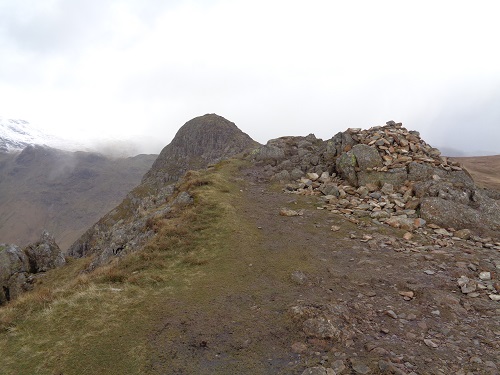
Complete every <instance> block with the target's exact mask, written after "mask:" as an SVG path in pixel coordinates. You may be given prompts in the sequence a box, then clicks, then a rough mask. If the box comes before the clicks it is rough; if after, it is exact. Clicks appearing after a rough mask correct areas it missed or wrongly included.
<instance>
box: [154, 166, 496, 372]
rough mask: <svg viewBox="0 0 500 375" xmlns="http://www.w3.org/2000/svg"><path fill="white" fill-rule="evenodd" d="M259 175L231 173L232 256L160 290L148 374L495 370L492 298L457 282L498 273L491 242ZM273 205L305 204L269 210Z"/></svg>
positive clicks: (252, 172)
mask: <svg viewBox="0 0 500 375" xmlns="http://www.w3.org/2000/svg"><path fill="white" fill-rule="evenodd" d="M496 158H500V157H496ZM492 160H497V161H498V160H499V159H492ZM464 164H465V165H467V163H464ZM490 166H491V164H490ZM477 170H478V171H479V168H477ZM471 173H472V170H471ZM473 174H474V173H473ZM259 175H260V171H259V170H258V169H256V168H254V169H249V170H246V171H244V172H243V177H242V178H241V179H240V181H239V184H240V186H241V191H242V192H241V194H242V195H241V200H240V201H239V202H238V203H237V204H236V209H237V210H239V212H240V217H241V231H239V232H238V233H234V236H233V239H232V243H231V246H233V247H234V259H231V260H230V262H227V263H223V264H217V265H214V266H213V270H212V271H213V272H210V267H211V266H210V265H209V266H208V269H206V271H205V275H204V276H203V277H201V278H200V279H199V280H197V281H193V282H194V284H193V285H191V286H192V289H193V290H195V292H194V294H192V295H190V296H188V295H186V296H185V297H184V298H183V299H175V300H174V299H172V300H168V301H165V304H164V306H163V308H164V311H165V313H164V318H163V319H162V320H161V321H159V322H158V323H157V328H156V330H155V331H154V332H152V333H151V335H150V343H149V346H150V347H149V350H148V352H149V358H150V360H149V368H148V369H147V371H148V372H149V373H152V374H302V373H303V372H304V371H305V370H306V369H310V368H312V367H317V369H313V370H309V372H306V373H309V374H326V369H333V370H334V371H335V372H333V374H334V373H337V374H382V373H384V374H443V375H444V374H451V373H456V374H458V375H460V374H463V375H465V374H499V367H498V366H500V302H497V301H493V300H491V299H490V298H489V296H488V294H489V293H488V290H487V289H486V290H483V289H481V288H483V286H477V291H476V292H474V293H469V294H464V293H462V291H461V289H460V287H459V286H458V284H457V279H458V278H459V277H461V276H466V277H468V278H469V279H470V280H472V281H473V282H474V285H476V284H477V283H479V284H480V285H491V284H493V283H494V282H495V281H496V282H497V283H498V275H499V274H500V252H499V250H497V249H495V248H493V247H489V248H487V247H483V244H481V243H479V242H475V241H464V240H458V239H452V238H450V237H447V236H443V235H440V234H436V233H434V231H433V230H432V229H430V228H429V229H428V230H427V234H425V233H422V234H418V235H416V236H415V237H414V238H413V239H411V240H410V241H406V240H404V239H403V238H402V236H403V234H404V232H403V231H401V230H398V229H393V228H390V227H388V226H381V225H374V224H372V223H371V222H369V221H368V222H366V223H365V224H363V223H362V224H354V223H351V222H349V221H347V220H345V219H344V218H343V217H342V216H340V215H336V214H333V213H331V212H329V211H328V210H323V209H318V206H321V204H320V203H319V200H318V198H317V197H314V196H299V195H293V194H285V193H283V192H282V191H280V190H279V189H277V188H272V187H271V186H270V185H269V184H268V183H266V182H263V181H259V178H258V176H259ZM497 176H498V175H497ZM485 182H486V180H485ZM490 182H493V183H498V182H499V180H498V179H497V178H496V177H495V178H494V179H493V181H490ZM490 182H488V183H490ZM283 207H284V208H289V209H293V210H301V209H303V215H302V216H295V217H285V216H280V215H279V212H280V209H281V208H283ZM332 226H338V227H339V230H336V231H333V230H331V228H332ZM496 241H498V239H497V240H496ZM224 267H226V269H225V268H224ZM482 271H487V272H490V276H491V277H492V278H493V281H491V282H489V284H488V281H481V280H480V279H479V275H480V272H482ZM221 272H225V274H226V275H229V280H230V281H229V282H227V281H225V282H222V283H221V282H220V280H221V276H220V273H221ZM484 275H485V274H483V276H484ZM490 289H491V287H490ZM208 291H209V292H208ZM206 296H210V297H206ZM314 371H317V372H314ZM329 373H330V374H332V372H331V371H330V372H329Z"/></svg>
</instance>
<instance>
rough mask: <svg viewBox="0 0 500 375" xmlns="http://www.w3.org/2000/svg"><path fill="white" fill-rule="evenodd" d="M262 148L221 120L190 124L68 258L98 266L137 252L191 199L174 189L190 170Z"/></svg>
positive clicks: (206, 118) (210, 117)
mask: <svg viewBox="0 0 500 375" xmlns="http://www.w3.org/2000/svg"><path fill="white" fill-rule="evenodd" d="M257 145H258V143H256V142H255V141H253V140H252V139H251V138H250V137H249V136H248V135H247V134H245V133H243V132H242V131H241V130H240V129H238V127H237V126H236V125H235V124H234V123H232V122H230V121H228V120H226V119H225V118H223V117H221V116H218V115H215V114H207V115H204V116H200V117H196V118H194V119H192V120H190V121H188V122H187V123H186V124H184V125H183V126H182V127H181V128H180V129H179V131H178V132H177V134H176V135H175V137H174V139H173V140H172V142H171V143H170V144H169V145H167V146H166V147H165V148H164V149H163V150H162V152H161V153H160V155H159V156H158V158H157V159H156V161H155V162H154V164H153V166H152V167H151V169H150V170H149V171H148V173H146V175H145V176H144V178H143V180H142V183H141V185H140V186H138V187H137V188H136V189H134V190H133V191H132V192H131V193H129V194H128V195H127V197H126V198H125V200H124V201H123V202H122V203H121V204H120V205H119V206H118V207H116V208H115V209H114V210H112V211H111V212H110V213H109V214H107V215H106V216H104V217H103V218H102V219H101V220H99V222H98V223H96V224H95V225H94V226H93V227H92V228H90V229H89V230H88V231H87V232H86V233H85V234H84V235H83V236H82V237H81V238H80V239H79V240H78V241H76V242H75V243H74V244H73V245H72V246H71V248H70V250H69V254H70V255H72V256H75V257H81V256H87V255H90V254H94V255H97V258H96V259H95V261H94V263H93V264H92V267H95V266H96V265H98V264H103V263H105V262H106V261H107V260H108V259H109V258H110V257H113V256H116V255H119V256H123V255H126V254H128V253H130V252H134V251H137V250H138V249H140V248H141V247H142V245H144V244H145V243H146V241H148V239H149V238H151V237H152V236H154V234H155V233H154V230H153V228H152V227H151V226H150V224H149V223H150V222H151V221H152V220H154V219H155V218H156V217H165V216H168V214H169V212H170V211H171V210H172V208H173V207H174V206H176V205H183V204H186V203H189V202H190V200H191V199H192V198H191V197H189V196H187V195H179V196H177V195H176V191H175V188H174V182H176V181H177V180H178V179H179V178H180V177H181V176H182V175H183V174H184V173H185V172H186V171H187V170H190V169H195V170H196V169H200V168H205V167H207V166H209V165H210V164H213V163H216V162H218V161H220V160H223V159H226V158H229V157H231V156H234V155H236V154H239V153H241V152H244V151H248V150H250V149H252V148H255V147H256V146H257Z"/></svg>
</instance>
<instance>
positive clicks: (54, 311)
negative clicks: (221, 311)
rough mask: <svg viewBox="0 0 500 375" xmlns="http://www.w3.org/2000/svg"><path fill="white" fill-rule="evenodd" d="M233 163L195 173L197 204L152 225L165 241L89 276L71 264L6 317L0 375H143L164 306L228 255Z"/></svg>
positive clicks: (82, 262) (186, 184) (0, 320)
mask: <svg viewBox="0 0 500 375" xmlns="http://www.w3.org/2000/svg"><path fill="white" fill-rule="evenodd" d="M232 163H233V164H231V163H226V164H225V166H222V165H220V166H218V167H216V168H213V169H211V171H210V172H189V173H187V175H186V177H185V179H184V180H183V181H182V182H181V183H180V184H179V186H178V190H179V191H189V192H190V194H191V195H192V196H193V197H194V198H195V204H193V205H191V206H187V207H183V208H182V209H181V208H179V209H177V210H176V211H175V212H173V213H172V214H171V215H170V216H171V218H170V219H163V218H158V219H156V220H155V221H154V222H153V223H150V225H153V226H154V227H155V230H156V231H157V236H156V237H154V238H153V239H152V240H151V241H150V242H149V243H147V244H146V245H145V246H144V248H143V249H142V250H141V251H138V252H135V253H133V254H130V255H128V256H127V257H124V258H123V259H120V260H119V259H115V260H114V261H112V262H111V263H110V264H108V265H106V266H103V267H100V268H97V269H96V270H94V271H93V272H91V273H85V272H83V270H84V269H86V267H87V266H88V265H89V263H90V262H91V259H90V258H84V259H76V260H75V259H72V260H70V261H69V264H68V265H67V266H65V267H62V268H60V269H56V270H52V271H50V272H47V273H46V275H45V276H44V277H43V278H40V279H39V281H38V282H37V284H36V286H35V288H34V290H33V291H31V292H28V293H26V294H24V295H22V296H21V297H20V298H18V299H17V300H15V301H13V302H11V303H9V304H8V305H6V306H4V307H2V308H0V352H1V353H2V356H1V359H0V373H2V374H6V375H7V374H62V373H63V374H65V375H66V374H82V373H85V374H142V373H144V371H145V364H146V362H147V361H146V357H147V356H146V346H147V339H148V332H150V331H151V329H152V327H153V326H154V324H155V323H156V321H157V320H158V316H157V315H158V314H159V313H161V312H162V310H157V308H158V306H159V305H162V304H163V303H164V301H165V299H166V298H170V296H172V295H175V294H179V293H184V292H185V290H186V288H189V285H190V284H191V283H193V282H194V281H195V279H196V278H197V277H198V278H199V277H201V275H203V273H204V271H203V267H205V266H207V265H208V264H209V263H210V262H212V261H214V259H216V258H217V257H220V256H221V254H222V253H223V252H224V251H226V250H227V248H225V246H224V245H223V244H224V243H227V242H228V241H227V240H225V239H227V237H228V236H229V235H231V233H232V230H233V229H234V228H231V225H233V224H234V222H233V223H232V224H231V225H228V223H230V222H228V221H227V220H226V218H227V215H228V214H229V213H230V211H231V209H232V208H231V205H230V203H228V202H227V200H226V199H225V198H226V196H228V195H230V194H231V193H234V192H236V191H237V188H236V186H235V185H234V184H231V183H230V182H229V179H228V176H229V175H230V174H231V173H232V171H234V169H235V168H236V169H238V168H239V165H240V164H241V163H242V162H232ZM221 171H222V173H221ZM141 193H144V192H142V191H141ZM126 206H127V202H125V204H124V205H123V206H122V207H120V213H124V212H125V211H126V210H127V207H126ZM221 244H222V245H221Z"/></svg>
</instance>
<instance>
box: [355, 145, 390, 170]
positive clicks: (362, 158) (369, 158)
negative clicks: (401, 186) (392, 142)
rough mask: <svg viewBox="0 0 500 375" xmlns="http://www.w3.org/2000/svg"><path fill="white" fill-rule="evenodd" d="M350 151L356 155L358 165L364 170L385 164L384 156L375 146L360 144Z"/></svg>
mask: <svg viewBox="0 0 500 375" xmlns="http://www.w3.org/2000/svg"><path fill="white" fill-rule="evenodd" d="M350 152H352V153H353V154H354V156H355V157H356V161H357V165H358V167H359V168H360V169H361V170H362V171H364V170H366V169H367V168H375V167H382V165H383V163H382V158H381V157H380V155H379V153H378V151H377V150H376V149H375V148H374V147H371V146H368V145H364V144H358V145H355V146H354V147H353V148H352V150H351V151H350Z"/></svg>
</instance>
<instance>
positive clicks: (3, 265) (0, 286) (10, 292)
mask: <svg viewBox="0 0 500 375" xmlns="http://www.w3.org/2000/svg"><path fill="white" fill-rule="evenodd" d="M28 273H29V260H28V257H27V256H26V254H25V253H24V252H23V251H22V250H21V249H20V248H19V247H18V246H16V245H11V244H0V305H1V304H3V303H5V302H8V301H10V300H12V299H14V298H16V297H17V296H18V295H19V294H20V293H22V292H23V291H25V290H28V289H29V284H28V278H29V275H28Z"/></svg>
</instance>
